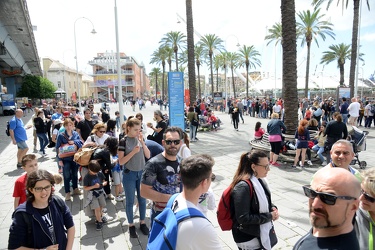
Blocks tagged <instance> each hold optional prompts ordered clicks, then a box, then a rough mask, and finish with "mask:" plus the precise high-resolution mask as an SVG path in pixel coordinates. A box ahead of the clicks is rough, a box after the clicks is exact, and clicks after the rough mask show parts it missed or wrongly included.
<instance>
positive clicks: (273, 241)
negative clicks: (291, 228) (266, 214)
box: [269, 224, 277, 247]
mask: <svg viewBox="0 0 375 250" xmlns="http://www.w3.org/2000/svg"><path fill="white" fill-rule="evenodd" d="M269 236H270V241H271V247H273V246H275V245H276V244H277V236H276V232H275V228H274V227H273V224H272V228H271V230H270V235H269Z"/></svg>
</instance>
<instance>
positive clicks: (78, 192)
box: [73, 188, 82, 195]
mask: <svg viewBox="0 0 375 250" xmlns="http://www.w3.org/2000/svg"><path fill="white" fill-rule="evenodd" d="M81 194H82V192H81V191H80V190H79V189H78V188H76V189H74V190H73V195H81Z"/></svg>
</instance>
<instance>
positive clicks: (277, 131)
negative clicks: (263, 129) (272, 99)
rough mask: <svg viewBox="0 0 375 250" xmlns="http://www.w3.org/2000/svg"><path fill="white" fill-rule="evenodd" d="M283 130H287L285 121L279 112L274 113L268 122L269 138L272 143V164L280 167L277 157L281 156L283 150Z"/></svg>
mask: <svg viewBox="0 0 375 250" xmlns="http://www.w3.org/2000/svg"><path fill="white" fill-rule="evenodd" d="M283 131H284V132H285V131H286V127H285V125H284V123H283V122H282V121H281V120H279V114H278V113H272V115H271V121H269V122H268V124H267V133H268V134H269V136H268V140H269V142H270V144H271V152H270V164H271V165H273V166H275V167H280V164H279V163H277V159H278V158H279V154H280V150H281V142H282V137H281V135H282V132H283Z"/></svg>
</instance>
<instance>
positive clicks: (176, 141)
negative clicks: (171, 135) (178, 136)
mask: <svg viewBox="0 0 375 250" xmlns="http://www.w3.org/2000/svg"><path fill="white" fill-rule="evenodd" d="M172 142H173V144H174V145H178V144H180V142H181V140H165V144H167V145H171V144H172Z"/></svg>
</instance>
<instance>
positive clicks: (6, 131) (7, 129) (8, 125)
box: [5, 121, 10, 136]
mask: <svg viewBox="0 0 375 250" xmlns="http://www.w3.org/2000/svg"><path fill="white" fill-rule="evenodd" d="M9 129H10V124H9V121H7V128H6V130H5V134H7V136H10V132H9Z"/></svg>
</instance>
